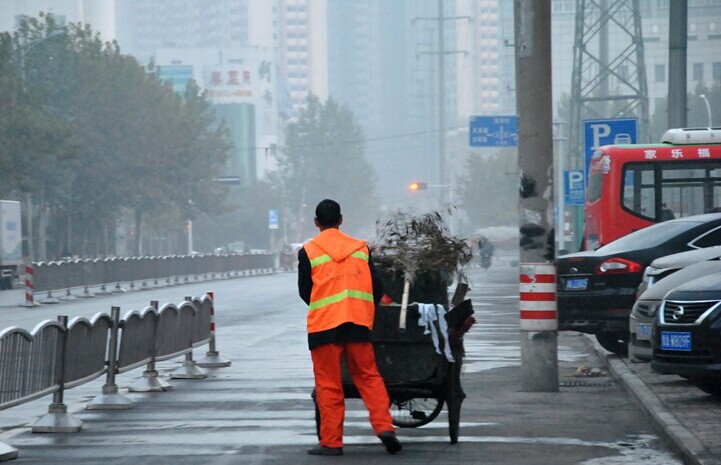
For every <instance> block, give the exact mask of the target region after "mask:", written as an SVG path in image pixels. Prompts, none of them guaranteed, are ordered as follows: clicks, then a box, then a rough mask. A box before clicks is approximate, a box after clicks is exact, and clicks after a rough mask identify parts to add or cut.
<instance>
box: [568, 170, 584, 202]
mask: <svg viewBox="0 0 721 465" xmlns="http://www.w3.org/2000/svg"><path fill="white" fill-rule="evenodd" d="M585 179H586V177H585V176H584V175H583V170H565V171H564V172H563V202H564V203H565V204H566V205H576V206H577V205H584V204H585V203H586V183H585Z"/></svg>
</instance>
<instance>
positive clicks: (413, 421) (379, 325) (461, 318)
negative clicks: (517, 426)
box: [312, 300, 475, 444]
mask: <svg viewBox="0 0 721 465" xmlns="http://www.w3.org/2000/svg"><path fill="white" fill-rule="evenodd" d="M423 310H425V309H423ZM443 313H445V314H443ZM439 314H440V315H441V317H442V318H444V320H445V322H446V323H447V331H443V329H444V328H443V327H445V326H446V325H442V324H440V323H441V322H440V321H434V322H432V323H431V324H433V325H434V326H435V330H436V334H437V335H438V338H437V339H438V344H437V345H438V347H437V346H436V344H434V340H433V339H434V338H433V334H432V332H430V329H431V328H430V327H428V326H427V325H426V324H424V322H426V321H427V320H428V319H427V318H422V317H421V312H420V311H419V307H418V305H409V306H408V308H407V313H406V325H405V329H402V328H400V327H399V326H400V325H399V323H400V315H401V308H400V306H397V305H395V306H393V305H388V306H386V305H380V306H379V307H378V308H377V309H376V313H375V323H374V328H373V348H374V350H375V356H376V363H377V365H378V371H380V374H381V376H382V377H383V380H384V381H385V384H386V388H387V389H388V394H389V396H390V399H391V413H392V416H393V424H394V425H395V426H397V427H401V428H415V427H418V426H422V425H425V424H428V423H430V422H432V421H433V420H434V419H435V418H436V417H438V415H439V414H440V413H441V411H442V410H443V405H444V404H445V405H446V407H447V410H448V430H449V436H450V441H451V444H455V443H456V442H458V433H459V424H460V417H461V404H462V403H463V399H464V398H465V393H464V392H463V389H462V387H461V366H462V363H463V355H464V351H463V335H464V334H465V333H466V332H467V331H468V330H469V329H470V327H471V326H472V325H473V323H474V322H475V320H474V319H473V317H472V315H473V307H472V305H471V301H470V300H464V301H463V302H461V303H459V304H458V305H456V306H454V307H452V308H451V309H450V310H449V311H447V312H445V309H444V311H442V312H439ZM419 320H420V321H421V324H419ZM446 344H448V345H449V346H450V355H452V357H450V358H452V361H451V360H449V357H448V356H447V354H446V352H447V351H446V350H445V347H446ZM438 352H440V353H438ZM342 373H343V390H344V393H345V398H347V399H360V393H359V392H358V390H357V389H356V387H355V385H354V384H353V382H352V380H351V377H350V374H349V372H348V370H347V368H346V367H345V366H343V370H342ZM312 397H313V400H314V401H315V391H313V395H312ZM315 419H316V429H317V431H319V429H320V413H319V410H318V405H317V403H316V408H315Z"/></svg>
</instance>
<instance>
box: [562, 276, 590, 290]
mask: <svg viewBox="0 0 721 465" xmlns="http://www.w3.org/2000/svg"><path fill="white" fill-rule="evenodd" d="M587 286H588V278H568V279H567V280H566V289H568V290H573V291H582V290H584V289H586V287H587Z"/></svg>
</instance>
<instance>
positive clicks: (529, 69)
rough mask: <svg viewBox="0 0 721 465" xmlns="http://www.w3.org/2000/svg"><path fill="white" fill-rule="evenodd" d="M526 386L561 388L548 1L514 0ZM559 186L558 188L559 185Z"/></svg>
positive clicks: (543, 389)
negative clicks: (552, 255) (551, 251)
mask: <svg viewBox="0 0 721 465" xmlns="http://www.w3.org/2000/svg"><path fill="white" fill-rule="evenodd" d="M514 18H515V47H516V97H517V98H516V102H517V103H516V107H517V111H518V168H519V175H520V186H519V187H520V200H519V202H518V208H519V229H520V246H521V248H520V256H519V259H520V260H519V263H520V277H519V278H520V286H519V287H520V301H521V302H520V321H521V325H520V326H521V328H520V329H521V390H523V391H527V392H557V391H558V317H557V312H556V296H555V288H556V283H555V281H556V280H555V265H554V264H553V263H551V262H550V259H551V258H552V257H550V256H549V252H550V250H549V245H550V249H551V250H552V249H553V243H554V237H553V216H554V215H553V195H551V193H552V188H553V187H554V186H553V99H552V89H551V0H515V1H514ZM556 188H557V187H556Z"/></svg>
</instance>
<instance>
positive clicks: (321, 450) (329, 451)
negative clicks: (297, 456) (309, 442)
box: [308, 446, 343, 455]
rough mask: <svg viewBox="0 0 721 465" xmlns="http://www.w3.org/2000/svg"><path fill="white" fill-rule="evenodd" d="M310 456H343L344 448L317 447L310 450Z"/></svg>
mask: <svg viewBox="0 0 721 465" xmlns="http://www.w3.org/2000/svg"><path fill="white" fill-rule="evenodd" d="M308 455H343V448H342V447H326V446H315V447H314V448H312V449H308Z"/></svg>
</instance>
